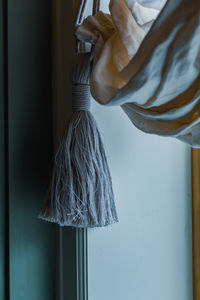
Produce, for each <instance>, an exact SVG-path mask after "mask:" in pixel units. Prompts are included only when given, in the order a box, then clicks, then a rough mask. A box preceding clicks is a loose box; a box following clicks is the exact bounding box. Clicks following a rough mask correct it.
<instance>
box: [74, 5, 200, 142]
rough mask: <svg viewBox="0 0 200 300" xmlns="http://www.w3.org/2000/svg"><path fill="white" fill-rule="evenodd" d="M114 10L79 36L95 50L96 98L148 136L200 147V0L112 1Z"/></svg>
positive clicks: (88, 21) (86, 23)
mask: <svg viewBox="0 0 200 300" xmlns="http://www.w3.org/2000/svg"><path fill="white" fill-rule="evenodd" d="M149 3H151V7H150V5H148V4H149ZM158 3H160V5H158ZM153 4H154V5H153ZM161 4H162V6H164V7H163V8H162V9H161ZM147 5H148V6H147ZM109 8H110V14H105V13H103V12H101V11H100V12H98V13H97V14H95V15H94V16H89V17H88V18H86V19H85V21H84V22H83V24H82V25H81V26H80V27H78V29H77V31H76V36H77V37H78V38H79V39H80V40H83V41H86V42H89V43H91V44H94V45H95V47H94V53H93V55H94V60H93V69H92V74H91V82H90V85H91V92H92V95H93V97H94V98H95V99H96V100H97V101H98V102H99V103H101V104H103V105H121V107H122V109H123V110H124V111H125V113H126V114H127V115H128V117H129V118H130V120H131V121H132V122H133V124H134V125H135V126H136V127H137V128H139V129H140V130H142V131H144V132H147V133H153V134H158V135H161V136H170V137H175V138H178V139H179V140H181V141H183V142H185V143H187V144H189V145H191V146H193V147H200V130H199V129H200V118H199V110H200V103H199V99H200V23H199V16H200V2H199V0H191V1H188V0H168V1H167V2H166V3H165V1H161V2H158V1H155V2H154V1H153V2H151V1H141V3H139V2H137V1H133V0H126V1H125V0H111V1H110V5H109ZM160 9H161V11H160Z"/></svg>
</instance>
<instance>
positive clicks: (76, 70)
mask: <svg viewBox="0 0 200 300" xmlns="http://www.w3.org/2000/svg"><path fill="white" fill-rule="evenodd" d="M71 80H72V110H73V115H72V117H71V120H70V122H69V125H68V128H67V129H66V131H65V134H64V136H63V139H62V142H61V144H60V147H59V149H58V151H57V154H56V156H55V162H54V169H53V174H52V180H51V185H50V188H49V191H48V195H47V197H46V200H45V203H44V206H43V208H42V211H41V213H40V215H39V218H41V219H44V220H47V221H50V222H55V223H58V224H59V225H61V226H73V227H100V226H102V227H103V226H107V225H110V224H113V223H115V222H118V217H117V212H116V208H115V202H114V195H113V189H112V180H111V175H110V171H109V167H108V163H107V159H106V154H105V150H104V146H103V142H102V139H101V135H100V133H99V130H98V128H97V124H96V121H95V119H94V117H93V116H92V114H91V112H90V111H89V109H90V104H91V95H90V86H89V80H90V53H82V54H78V55H76V60H75V62H74V64H73V69H72V74H71Z"/></svg>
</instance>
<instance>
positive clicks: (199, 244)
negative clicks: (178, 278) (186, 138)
mask: <svg viewBox="0 0 200 300" xmlns="http://www.w3.org/2000/svg"><path fill="white" fill-rule="evenodd" d="M191 155H192V227H193V228H192V230H193V295H194V296H193V298H194V299H193V300H199V299H200V149H192V154H191Z"/></svg>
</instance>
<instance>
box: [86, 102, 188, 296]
mask: <svg viewBox="0 0 200 300" xmlns="http://www.w3.org/2000/svg"><path fill="white" fill-rule="evenodd" d="M93 111H94V115H95V117H96V119H97V121H98V124H99V126H100V130H101V132H102V135H103V138H104V141H105V147H106V150H107V154H108V161H109V164H110V168H111V173H112V177H113V185H114V192H115V197H116V205H117V209H118V214H119V219H120V222H119V223H118V224H115V225H113V226H111V227H108V228H102V229H92V230H89V231H88V263H89V265H88V276H89V280H88V282H89V300H92V299H95V300H101V299H104V300H121V299H136V300H146V299H152V300H160V299H162V300H169V299H170V300H192V232H191V227H192V226H191V223H192V222H191V221H192V220H191V216H192V211H191V193H190V150H189V149H188V147H187V146H185V145H183V144H181V143H180V142H178V141H175V140H172V139H167V138H166V139H164V138H160V137H157V136H153V135H147V134H144V133H142V132H140V131H138V130H137V129H136V128H134V127H133V125H132V123H131V122H130V121H129V119H128V118H127V116H126V115H125V114H124V112H123V111H122V110H121V109H120V108H102V107H100V106H99V105H97V104H95V105H94V109H93Z"/></svg>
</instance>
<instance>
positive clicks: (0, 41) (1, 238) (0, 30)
mask: <svg viewBox="0 0 200 300" xmlns="http://www.w3.org/2000/svg"><path fill="white" fill-rule="evenodd" d="M3 21H4V7H3V0H0V66H1V67H0V299H2V300H4V299H5V190H4V173H5V165H4V101H5V98H4V68H3V66H4V51H3V47H4V24H3Z"/></svg>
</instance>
